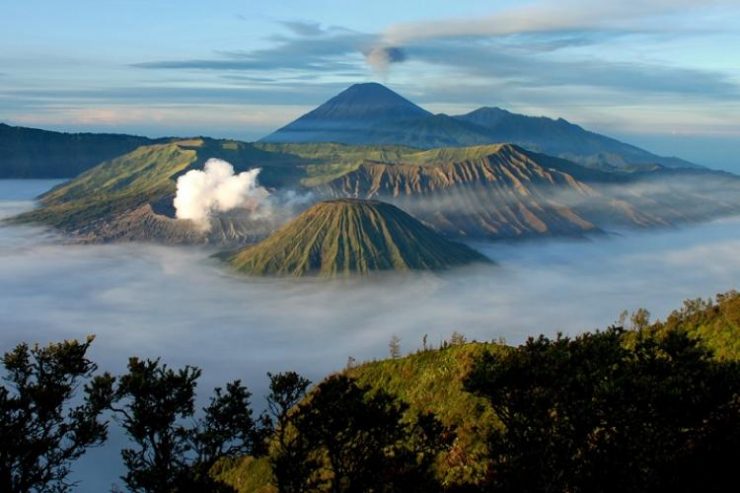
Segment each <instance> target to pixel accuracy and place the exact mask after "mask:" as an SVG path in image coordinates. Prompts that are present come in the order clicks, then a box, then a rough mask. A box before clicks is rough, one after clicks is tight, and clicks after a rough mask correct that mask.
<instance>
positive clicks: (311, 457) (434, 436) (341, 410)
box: [275, 375, 445, 493]
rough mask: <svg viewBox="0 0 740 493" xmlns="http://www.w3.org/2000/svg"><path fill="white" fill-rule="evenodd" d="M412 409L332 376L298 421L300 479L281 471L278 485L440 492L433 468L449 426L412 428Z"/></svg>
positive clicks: (422, 423) (424, 420) (336, 492)
mask: <svg viewBox="0 0 740 493" xmlns="http://www.w3.org/2000/svg"><path fill="white" fill-rule="evenodd" d="M405 410H406V405H405V404H402V403H400V402H398V401H397V400H395V399H394V398H393V397H391V396H390V395H389V394H387V393H385V392H382V391H379V392H373V393H368V392H367V389H364V388H361V387H359V386H358V385H356V383H355V382H354V381H353V380H352V379H351V378H348V377H346V376H344V375H335V376H332V377H329V378H328V379H327V380H325V381H324V382H322V383H321V384H320V385H319V386H318V387H316V388H315V389H314V391H313V392H312V393H311V395H310V398H308V399H307V400H306V401H304V402H302V403H301V404H299V405H298V406H297V408H296V409H295V412H294V413H292V414H291V416H290V424H291V426H292V427H293V428H294V437H293V442H292V443H291V446H290V447H289V449H290V450H292V452H293V454H294V455H293V456H292V457H291V459H292V460H294V461H298V462H299V463H300V464H302V465H303V467H302V468H301V470H300V471H293V473H294V474H296V475H295V476H293V477H283V475H284V474H285V471H284V470H281V469H276V470H275V473H276V476H277V480H278V484H281V485H285V484H289V485H290V488H291V489H284V488H282V487H281V489H280V491H327V492H333V493H340V492H355V491H364V492H396V491H398V492H401V491H404V492H414V491H425V492H433V491H435V490H437V489H439V486H438V485H437V483H436V481H435V479H434V473H433V471H432V465H433V463H434V460H435V458H436V456H437V454H438V453H439V452H440V450H441V449H442V447H443V446H444V445H445V442H444V441H443V438H444V437H445V433H444V432H443V428H442V426H441V425H440V424H439V422H438V421H437V420H436V419H435V418H434V417H433V416H430V415H424V416H420V417H419V419H418V420H417V421H416V422H415V423H407V422H405V421H404V420H403V417H404V412H405ZM293 444H295V447H293V446H292V445H293ZM296 451H298V452H300V455H295V453H296ZM279 459H280V458H279V457H278V460H279Z"/></svg>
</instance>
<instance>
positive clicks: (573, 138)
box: [262, 83, 699, 169]
mask: <svg viewBox="0 0 740 493" xmlns="http://www.w3.org/2000/svg"><path fill="white" fill-rule="evenodd" d="M262 141H263V142H294V143H300V142H338V143H344V144H363V145H377V144H382V145H394V144H395V145H405V146H411V147H417V148H420V149H431V148H435V147H452V146H477V145H486V144H497V143H512V144H517V145H520V146H522V147H525V148H527V149H529V150H532V151H536V152H543V153H546V154H551V155H553V156H559V157H563V158H566V159H569V160H571V161H575V162H578V163H580V164H583V165H586V166H590V167H595V168H604V169H610V168H627V169H630V168H642V169H646V168H650V167H654V166H657V165H659V166H664V167H668V168H696V167H699V166H698V165H696V164H693V163H690V162H688V161H684V160H681V159H678V158H672V157H663V156H658V155H655V154H652V153H650V152H648V151H645V150H643V149H640V148H638V147H635V146H632V145H629V144H625V143H623V142H620V141H618V140H615V139H612V138H610V137H606V136H603V135H599V134H597V133H594V132H590V131H588V130H585V129H583V128H581V127H579V126H578V125H574V124H572V123H569V122H567V121H566V120H563V119H562V118H560V119H557V120H552V119H550V118H545V117H530V116H525V115H518V114H515V113H510V112H508V111H506V110H502V109H500V108H488V107H484V108H480V109H477V110H475V111H472V112H470V113H468V114H466V115H459V116H448V115H433V114H431V113H430V112H428V111H426V110H424V109H422V108H420V107H419V106H417V105H415V104H413V103H411V102H410V101H408V100H407V99H405V98H403V97H402V96H400V95H398V94H396V93H395V92H393V91H391V90H390V89H388V88H387V87H384V86H382V85H380V84H376V83H370V84H355V85H353V86H351V87H350V88H349V89H346V90H345V91H343V92H342V93H340V94H338V95H337V96H335V97H333V98H332V99H330V100H329V101H327V102H326V103H324V104H322V105H320V106H319V107H317V108H316V109H314V110H313V111H311V112H309V113H307V114H305V115H303V116H301V117H300V118H298V119H297V120H295V121H293V122H291V123H289V124H288V125H286V126H284V127H282V128H280V129H278V130H277V131H275V132H273V133H272V134H270V135H268V136H266V137H264V138H263V139H262Z"/></svg>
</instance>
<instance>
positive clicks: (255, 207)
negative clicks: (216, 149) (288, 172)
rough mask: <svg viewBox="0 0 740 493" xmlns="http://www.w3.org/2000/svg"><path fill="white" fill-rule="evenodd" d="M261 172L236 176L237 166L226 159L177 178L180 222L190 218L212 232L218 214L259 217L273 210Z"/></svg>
mask: <svg viewBox="0 0 740 493" xmlns="http://www.w3.org/2000/svg"><path fill="white" fill-rule="evenodd" d="M260 171H261V169H260V168H256V169H252V170H249V171H244V172H242V173H239V174H234V167H233V166H232V165H231V164H230V163H228V162H226V161H224V160H222V159H215V158H212V159H209V160H208V161H206V164H205V166H204V167H203V170H202V171H201V170H191V171H188V172H187V173H185V174H184V175H182V176H181V177H179V178H178V179H177V193H176V194H175V200H174V202H173V205H174V206H175V216H176V217H177V218H178V219H190V220H191V221H193V222H194V223H195V224H196V225H197V226H198V227H199V228H200V229H202V230H204V231H207V230H209V229H210V218H211V216H212V215H213V214H214V213H216V212H226V211H229V210H232V209H236V208H243V209H248V210H250V211H251V212H252V213H255V214H259V213H260V212H262V209H265V208H266V207H269V204H268V203H267V202H266V199H267V198H268V197H269V196H270V192H268V191H267V190H266V189H265V188H264V187H261V186H260V185H259V183H258V182H257V176H258V175H259V173H260Z"/></svg>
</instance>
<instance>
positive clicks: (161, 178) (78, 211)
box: [17, 144, 197, 231]
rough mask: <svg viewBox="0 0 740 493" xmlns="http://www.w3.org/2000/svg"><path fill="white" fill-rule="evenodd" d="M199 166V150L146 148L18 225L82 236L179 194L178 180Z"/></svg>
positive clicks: (83, 179)
mask: <svg viewBox="0 0 740 493" xmlns="http://www.w3.org/2000/svg"><path fill="white" fill-rule="evenodd" d="M196 160H197V153H196V152H195V151H194V150H192V149H186V148H183V147H180V146H178V145H176V144H161V145H154V146H144V147H140V148H138V149H136V150H135V151H133V152H131V153H129V154H126V155H124V156H121V157H119V158H116V159H113V160H111V161H107V162H105V163H102V164H101V165H99V166H96V167H95V168H93V169H91V170H89V171H87V172H85V173H83V174H82V175H80V176H79V177H78V178H77V179H75V180H72V181H71V182H68V183H65V184H62V185H60V186H58V187H56V188H54V189H52V190H51V191H49V192H47V193H46V194H44V195H43V196H42V198H41V203H42V205H43V207H41V208H39V209H35V210H33V211H30V212H28V213H25V214H22V215H21V216H19V217H18V218H17V219H18V220H19V221H32V222H43V223H46V224H50V225H52V226H55V227H58V228H61V229H63V230H70V231H71V230H76V229H78V228H80V227H83V226H85V225H87V224H88V223H90V222H92V221H96V220H99V219H101V218H105V217H107V216H111V215H115V214H117V213H121V212H123V211H126V210H130V209H133V208H136V207H138V206H140V205H142V204H144V203H147V202H155V201H157V200H159V199H161V198H162V197H164V196H167V195H168V194H171V193H173V192H174V190H175V183H174V181H173V179H172V178H173V177H174V176H175V175H177V174H178V173H181V172H182V171H184V170H185V169H187V168H188V167H189V166H191V165H192V164H193V163H194V162H195V161H196Z"/></svg>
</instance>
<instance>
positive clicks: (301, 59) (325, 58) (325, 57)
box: [133, 28, 375, 73]
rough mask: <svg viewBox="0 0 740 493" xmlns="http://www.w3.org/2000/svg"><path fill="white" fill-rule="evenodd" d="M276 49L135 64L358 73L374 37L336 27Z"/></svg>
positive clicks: (284, 40)
mask: <svg viewBox="0 0 740 493" xmlns="http://www.w3.org/2000/svg"><path fill="white" fill-rule="evenodd" d="M273 41H274V43H275V46H273V47H270V48H264V49H259V50H249V51H220V52H217V53H216V55H218V58H213V59H190V60H188V59H185V60H162V61H155V62H142V63H136V64H134V65H133V66H134V67H137V68H143V69H190V70H227V71H274V70H280V69H286V70H292V71H299V70H308V71H311V72H317V73H318V72H322V71H324V72H326V71H330V72H331V71H339V70H342V71H345V70H357V69H358V68H361V67H362V56H361V54H362V52H363V50H366V49H369V47H370V46H372V45H373V44H374V41H375V36H372V35H368V34H364V33H359V32H354V31H350V30H347V29H341V28H335V29H333V30H330V31H323V33H322V34H317V33H312V34H311V35H305V34H304V35H299V36H292V37H283V36H276V37H273Z"/></svg>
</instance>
